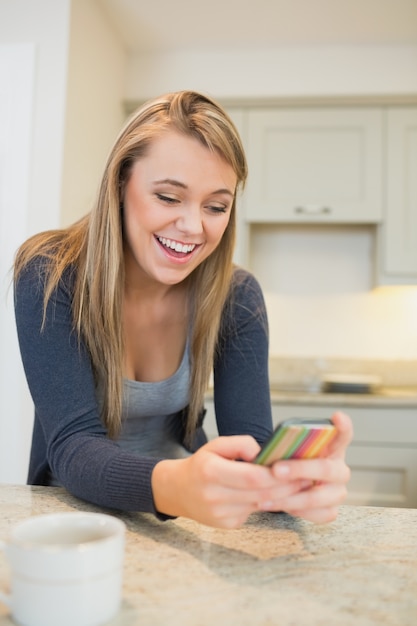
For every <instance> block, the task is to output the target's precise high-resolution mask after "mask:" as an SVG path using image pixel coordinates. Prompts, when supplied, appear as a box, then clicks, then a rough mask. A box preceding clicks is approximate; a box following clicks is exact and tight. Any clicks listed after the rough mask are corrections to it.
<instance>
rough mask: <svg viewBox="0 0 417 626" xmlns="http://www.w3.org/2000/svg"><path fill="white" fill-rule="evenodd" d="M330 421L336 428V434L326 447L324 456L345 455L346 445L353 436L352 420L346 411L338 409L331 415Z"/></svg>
mask: <svg viewBox="0 0 417 626" xmlns="http://www.w3.org/2000/svg"><path fill="white" fill-rule="evenodd" d="M332 422H333V424H334V425H335V426H336V428H337V435H336V437H335V438H334V439H333V441H332V442H331V443H330V444H329V446H328V448H327V455H326V456H340V457H344V456H345V451H346V448H347V446H348V445H349V444H350V442H351V441H352V438H353V426H352V421H351V419H350V417H349V416H348V415H346V413H342V412H341V411H338V412H337V413H335V414H334V415H333V416H332Z"/></svg>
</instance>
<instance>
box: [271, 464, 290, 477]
mask: <svg viewBox="0 0 417 626" xmlns="http://www.w3.org/2000/svg"><path fill="white" fill-rule="evenodd" d="M274 471H275V475H276V476H288V474H289V473H290V468H289V466H288V465H286V464H285V463H277V464H276V465H275V467H274Z"/></svg>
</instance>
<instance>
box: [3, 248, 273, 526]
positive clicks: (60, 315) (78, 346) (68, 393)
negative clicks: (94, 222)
mask: <svg viewBox="0 0 417 626" xmlns="http://www.w3.org/2000/svg"><path fill="white" fill-rule="evenodd" d="M41 267H42V262H40V261H34V262H32V263H31V264H30V265H29V266H28V267H27V268H26V269H25V271H24V272H23V273H22V275H21V276H20V278H19V280H18V282H17V284H16V285H15V314H16V323H17V330H18V337H19V344H20V351H21V355H22V360H23V365H24V369H25V373H26V377H27V381H28V384H29V389H30V392H31V395H32V398H33V402H34V406H35V421H34V429H33V437H32V448H31V455H30V465H29V474H28V483H29V484H34V485H45V484H49V477H50V476H51V474H52V475H53V476H54V477H55V478H56V479H57V480H58V481H59V482H60V483H61V484H62V485H63V486H64V487H65V488H66V489H67V490H68V491H69V492H70V493H72V494H74V495H75V496H78V497H79V498H82V499H84V500H86V501H89V502H92V503H94V504H97V505H100V506H104V507H110V508H114V509H119V510H125V511H144V512H152V513H154V514H157V512H156V511H155V507H154V503H153V497H152V489H151V475H152V471H153V468H154V466H155V464H156V463H157V462H158V461H159V460H160V458H158V457H154V456H144V455H140V456H138V455H135V454H132V452H130V451H128V450H126V449H123V448H122V447H121V446H119V445H118V443H117V441H114V440H110V439H109V438H108V437H107V435H106V429H105V427H104V426H103V424H102V422H101V420H100V415H99V405H98V402H97V397H96V387H95V381H94V376H93V370H92V365H91V360H90V356H89V354H88V352H87V349H86V347H85V346H84V345H83V343H82V342H79V340H78V337H77V336H76V335H75V333H74V331H73V329H72V318H71V301H72V276H73V274H72V272H71V271H68V272H67V273H66V274H64V276H63V278H62V280H61V283H60V285H59V286H58V288H57V289H56V291H55V293H54V294H53V295H52V297H51V300H50V301H49V304H48V308H47V316H46V324H45V327H44V329H43V330H41V325H42V315H43V279H42V270H41ZM221 337H222V338H221V341H220V350H219V354H218V356H217V357H216V360H215V363H214V364H213V365H214V402H215V411H216V420H217V426H218V430H219V434H220V435H234V434H250V435H252V436H253V437H255V439H256V440H257V441H258V442H259V443H262V442H264V441H265V440H266V439H267V438H268V436H269V435H270V433H271V431H272V418H271V404H270V395H269V380H268V329H267V319H266V310H265V305H264V300H263V296H262V292H261V289H260V286H259V284H258V283H257V281H256V280H255V278H254V277H253V276H252V275H251V274H249V273H248V272H246V271H244V270H242V269H237V270H236V271H235V273H234V280H233V285H232V288H231V291H230V295H229V300H228V303H227V305H226V307H225V311H224V315H223V323H222V332H221ZM179 419H180V415H179ZM180 433H181V431H180ZM181 436H182V435H181V434H179V437H180V438H181ZM204 441H205V437H204V433H203V431H202V428H200V429H199V430H198V432H197V433H196V437H195V442H194V445H193V446H192V450H195V449H196V448H197V447H199V446H200V445H201V444H202V443H204ZM161 517H164V516H161Z"/></svg>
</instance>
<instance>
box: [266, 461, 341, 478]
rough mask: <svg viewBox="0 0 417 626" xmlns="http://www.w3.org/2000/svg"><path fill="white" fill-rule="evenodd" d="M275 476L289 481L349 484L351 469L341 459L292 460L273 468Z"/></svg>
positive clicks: (275, 465)
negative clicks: (303, 480) (301, 480)
mask: <svg viewBox="0 0 417 626" xmlns="http://www.w3.org/2000/svg"><path fill="white" fill-rule="evenodd" d="M271 469H272V472H273V474H274V476H276V477H277V479H279V478H287V480H297V479H306V480H311V481H319V482H326V483H342V484H345V483H347V482H349V479H350V469H349V467H348V466H347V465H346V463H345V462H344V460H343V459H341V458H338V457H336V458H331V457H326V458H323V459H292V460H287V461H278V462H277V463H274V465H273V466H272V468H271Z"/></svg>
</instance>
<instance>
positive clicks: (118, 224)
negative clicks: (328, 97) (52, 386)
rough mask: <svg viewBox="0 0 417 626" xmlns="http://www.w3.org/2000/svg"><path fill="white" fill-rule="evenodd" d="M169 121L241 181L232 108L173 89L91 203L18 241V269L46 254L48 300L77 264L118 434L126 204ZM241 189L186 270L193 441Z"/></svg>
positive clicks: (115, 156) (77, 312) (105, 412)
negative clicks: (215, 241) (134, 174)
mask: <svg viewBox="0 0 417 626" xmlns="http://www.w3.org/2000/svg"><path fill="white" fill-rule="evenodd" d="M168 129H173V130H177V131H179V132H181V133H184V134H185V135H187V136H191V137H194V138H197V139H198V140H199V141H200V142H201V143H202V144H203V145H204V146H206V147H207V148H208V149H209V150H212V151H214V152H216V153H217V154H219V155H220V156H221V157H222V158H223V159H224V160H225V161H226V162H227V163H228V164H229V165H231V167H232V168H233V170H234V172H235V174H236V176H237V190H238V189H241V188H243V186H244V184H245V181H246V176H247V164H246V159H245V154H244V150H243V147H242V144H241V140H240V137H239V134H238V132H237V130H236V128H235V126H234V124H233V122H232V121H231V119H230V118H229V117H228V115H227V114H226V113H225V111H224V110H223V109H222V108H221V107H220V106H219V105H218V104H217V103H215V102H214V101H213V100H212V99H210V98H208V97H207V96H205V95H202V94H199V93H197V92H194V91H181V92H176V93H171V94H166V95H164V96H161V97H160V98H157V99H154V100H151V101H149V102H147V103H146V104H145V105H144V106H142V107H141V108H139V109H138V110H137V111H136V113H134V114H133V115H132V116H131V118H130V119H129V120H128V122H127V124H126V125H125V127H124V128H123V129H122V131H121V132H120V134H119V136H118V137H117V139H116V141H115V144H114V146H113V149H112V150H111V152H110V155H109V157H108V160H107V163H106V166H105V170H104V174H103V178H102V181H101V185H100V188H99V193H98V197H97V200H96V202H95V205H94V207H93V209H92V211H91V212H90V213H89V214H88V215H87V216H86V217H84V218H82V219H81V220H80V221H78V222H76V223H75V224H73V225H72V226H70V227H68V228H66V229H60V230H55V231H48V232H46V233H41V234H38V235H35V236H34V237H32V238H31V239H29V240H28V241H26V242H25V243H24V244H23V245H22V246H21V248H20V249H19V250H18V253H17V255H16V261H15V267H14V279H15V281H16V280H18V278H19V275H20V273H21V271H22V270H23V269H24V267H25V266H26V265H27V264H28V263H29V262H30V261H31V260H33V259H34V258H35V257H43V258H46V259H47V263H45V264H43V265H45V266H46V272H47V273H46V278H45V281H46V282H45V292H44V321H45V315H46V306H47V304H48V301H49V299H50V297H51V295H52V293H53V292H54V290H55V289H56V287H57V285H58V283H59V281H60V280H61V278H62V275H63V272H64V271H65V270H67V269H68V268H72V269H74V270H75V274H74V294H73V303H72V316H73V323H74V328H75V329H76V331H77V332H78V336H79V337H80V338H81V339H82V340H83V341H84V342H85V344H86V346H87V348H88V351H89V353H90V356H91V360H92V365H93V369H94V373H95V376H96V379H97V380H100V381H103V382H104V383H105V384H104V386H103V387H104V390H105V398H104V403H103V409H102V420H103V423H104V424H105V426H106V428H107V431H108V434H109V436H110V437H115V436H117V433H118V431H119V429H120V423H121V408H122V399H123V354H124V347H123V329H122V302H123V289H124V264H123V231H122V218H121V205H122V201H123V196H124V190H125V186H126V183H127V181H128V179H129V176H130V173H131V169H132V166H133V164H134V163H135V162H136V161H137V160H138V159H140V158H142V157H144V156H145V155H146V152H147V149H148V147H149V145H150V143H151V142H152V139H153V138H155V137H156V136H159V135H160V134H161V133H163V132H164V131H166V130H168ZM235 232H236V197H235V198H234V201H233V206H232V210H231V214H230V220H229V223H228V226H227V228H226V230H225V232H224V235H223V237H222V239H221V242H220V243H219V245H218V246H217V248H216V249H215V250H214V252H213V253H212V254H211V255H210V256H209V257H208V258H207V259H206V260H204V261H203V262H202V263H201V264H200V265H199V266H198V267H197V268H196V269H195V270H194V271H193V273H192V274H191V275H190V277H189V278H188V279H187V280H188V287H189V295H190V303H191V315H192V320H193V321H192V328H193V332H192V338H191V372H192V374H191V390H190V401H189V409H188V416H187V423H186V431H185V434H186V440H187V441H188V442H190V441H191V438H192V435H193V433H194V431H195V428H196V425H197V421H198V416H199V413H200V411H201V410H202V408H203V401H204V393H205V391H206V389H207V385H208V381H209V376H210V373H211V370H212V367H213V360H214V357H215V354H216V349H217V347H218V338H219V337H218V336H219V329H220V322H221V317H222V312H223V308H224V305H225V302H226V298H227V295H228V293H229V290H230V286H231V280H232V274H233V261H232V257H233V250H234V243H235Z"/></svg>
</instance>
